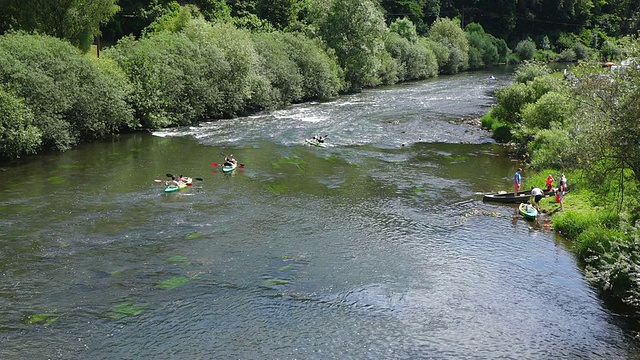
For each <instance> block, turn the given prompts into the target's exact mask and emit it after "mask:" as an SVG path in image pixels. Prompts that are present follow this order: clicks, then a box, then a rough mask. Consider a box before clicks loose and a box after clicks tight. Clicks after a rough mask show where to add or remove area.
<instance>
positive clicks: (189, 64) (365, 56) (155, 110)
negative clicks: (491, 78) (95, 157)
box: [0, 0, 640, 160]
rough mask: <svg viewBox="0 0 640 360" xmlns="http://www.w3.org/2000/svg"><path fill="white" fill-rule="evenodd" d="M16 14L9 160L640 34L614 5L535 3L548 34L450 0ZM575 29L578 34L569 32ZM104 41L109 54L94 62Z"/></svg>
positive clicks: (1, 109) (32, 7)
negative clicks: (96, 43)
mask: <svg viewBox="0 0 640 360" xmlns="http://www.w3.org/2000/svg"><path fill="white" fill-rule="evenodd" d="M181 4H182V5H181ZM5 5H6V6H5V8H6V9H5V10H6V11H4V12H2V14H0V32H1V33H2V34H3V35H1V36H0V113H1V114H2V116H1V117H0V159H3V160H7V159H9V160H10V159H15V158H17V157H20V156H23V155H27V154H36V153H38V152H40V151H42V150H60V151H64V150H66V149H69V148H71V147H73V146H75V145H76V144H78V143H81V142H86V141H93V140H96V139H102V138H105V137H108V136H112V135H115V134H118V133H119V132H123V131H132V130H135V129H141V128H143V129H155V128H162V127H171V126H183V125H192V124H197V123H198V122H200V121H206V120H214V119H219V118H228V117H234V116H238V115H244V114H249V113H253V112H256V111H260V110H270V109H278V108H282V107H285V106H287V105H289V104H292V103H299V102H305V101H311V100H325V99H330V98H333V97H335V96H337V95H339V94H341V93H346V92H354V91H359V90H360V89H362V88H365V87H375V86H379V85H389V84H395V83H399V82H405V81H412V80H421V79H427V78H430V77H434V76H437V75H438V74H454V73H457V72H460V71H466V70H474V69H481V68H484V67H487V66H492V65H495V64H499V63H505V62H520V61H523V60H527V59H531V58H534V57H535V58H544V59H546V60H562V61H574V60H576V59H582V58H586V57H588V56H599V57H605V58H610V57H611V56H612V55H613V54H615V52H616V51H617V49H618V47H619V44H618V42H617V40H616V38H617V37H619V36H620V35H623V34H625V33H630V32H634V31H635V30H636V29H637V28H638V27H639V26H640V22H639V21H632V22H629V21H626V20H624V21H623V19H627V18H634V19H635V17H634V16H635V15H634V14H638V13H640V9H635V8H634V7H633V6H632V5H630V4H627V3H619V4H613V3H611V4H608V3H607V2H603V3H598V4H591V2H589V4H577V5H576V7H575V8H571V9H566V11H565V10H559V11H555V12H552V13H550V12H548V11H546V10H545V9H542V8H534V7H531V8H528V7H525V9H524V10H525V11H527V14H534V15H535V14H538V13H540V14H542V13H544V14H545V19H550V20H555V21H556V22H555V23H554V24H553V25H549V26H548V27H545V28H544V29H542V28H541V27H539V26H535V25H536V24H535V22H532V21H524V20H518V21H516V20H514V19H516V18H518V14H519V13H518V12H519V11H521V10H523V9H521V8H516V7H506V8H503V7H499V9H496V8H495V5H494V4H476V3H475V2H474V5H473V6H474V8H473V9H474V10H473V11H466V12H465V11H464V9H465V8H466V9H469V8H470V4H466V3H465V2H461V3H460V4H457V3H456V4H453V3H448V2H444V1H438V0H435V1H430V2H428V3H427V2H421V1H404V0H403V1H394V0H391V1H377V0H331V1H324V0H323V1H316V0H307V1H290V2H286V1H285V2H271V1H265V0H251V1H249V0H247V1H239V2H230V3H226V2H225V1H224V0H208V1H205V0H194V1H185V2H181V3H180V4H178V2H176V1H170V0H156V1H153V2H151V3H150V4H146V5H145V4H140V3H139V2H133V1H130V0H120V1H119V2H116V1H115V0H99V1H92V2H80V1H70V2H68V3H65V4H59V3H57V2H51V1H39V2H34V1H32V0H27V1H23V2H7V3H6V4H5ZM196 5H197V6H196ZM498 10H499V11H498ZM488 13H492V14H494V13H495V14H494V15H496V16H494V17H486V16H483V15H486V14H488ZM447 15H451V16H450V17H446V16H447ZM549 16H551V17H549ZM527 17H529V15H527ZM487 18H492V19H495V20H493V21H487ZM476 20H477V21H476ZM567 21H569V22H572V23H575V24H580V26H579V27H578V30H577V31H575V32H569V31H568V30H567V29H565V27H566V26H565V25H566V22H567ZM545 22H548V21H545ZM590 22H595V23H598V24H599V25H597V26H596V27H592V26H591V25H589V23H590ZM480 23H482V24H483V25H481V24H480ZM605 25H606V26H605ZM485 27H486V28H489V29H490V32H485V30H484V29H485ZM547 32H548V34H547ZM101 33H105V36H104V37H105V38H109V39H110V41H111V42H110V43H109V44H110V45H111V46H109V47H107V48H106V49H105V51H103V52H101V56H99V57H93V56H85V52H86V51H87V50H89V49H90V47H91V42H92V41H93V40H94V39H95V38H96V36H99V35H100V34H101ZM127 34H133V35H127ZM345 34H348V36H344V35H345ZM494 35H495V36H494ZM498 35H499V36H500V37H497V36H498ZM530 36H533V37H534V38H535V41H534V40H532V38H531V37H530ZM506 40H509V42H510V43H512V46H513V48H514V51H511V50H510V48H509V47H508V46H507V42H506ZM590 45H593V46H590ZM537 48H539V49H540V50H536V49H537Z"/></svg>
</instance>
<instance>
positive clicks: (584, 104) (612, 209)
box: [482, 37, 640, 314]
mask: <svg viewBox="0 0 640 360" xmlns="http://www.w3.org/2000/svg"><path fill="white" fill-rule="evenodd" d="M624 41H625V44H626V45H625V47H624V51H623V52H622V53H621V57H620V59H624V60H623V61H619V62H617V63H618V64H624V65H623V66H617V67H609V66H603V65H602V63H601V62H596V61H584V62H580V63H579V64H577V65H576V66H574V67H572V68H570V70H569V71H566V72H552V71H551V69H550V68H549V67H548V66H547V65H546V64H541V63H533V62H532V63H527V64H524V65H522V66H520V67H519V68H518V70H517V71H516V76H515V80H514V82H513V83H512V84H511V85H510V86H507V87H504V88H501V89H499V90H498V91H497V93H496V99H497V105H496V106H495V107H493V108H492V109H491V110H490V111H489V113H487V115H486V116H485V117H484V118H483V120H482V121H483V125H484V126H486V127H487V128H491V129H493V131H494V136H495V137H496V139H498V140H500V141H502V142H505V143H506V142H511V143H512V144H513V146H514V152H515V155H516V156H518V157H519V158H520V159H522V160H523V161H525V162H526V163H528V164H529V168H530V170H532V171H533V172H537V173H538V174H539V176H537V177H535V180H533V181H531V182H529V183H528V184H526V185H527V186H538V187H542V186H543V185H544V177H546V176H547V175H548V174H549V173H551V174H552V175H555V176H557V175H559V174H560V173H561V172H565V173H566V174H567V176H568V179H569V188H570V193H569V194H568V195H567V196H566V197H565V203H564V209H563V210H560V209H559V208H558V206H557V205H555V204H554V205H552V206H551V207H547V210H548V211H549V212H553V216H552V224H553V227H554V228H555V230H556V231H558V232H560V233H561V234H562V235H564V236H565V237H566V238H568V239H569V240H570V241H571V244H572V246H573V248H574V250H575V251H576V254H577V255H578V258H579V260H580V261H581V263H582V264H583V265H584V269H585V272H586V275H587V278H588V279H589V280H590V281H591V282H592V283H593V284H595V285H596V286H597V287H598V288H599V289H600V290H602V292H603V293H604V294H605V295H608V296H611V297H612V298H613V299H619V300H621V301H622V302H624V304H626V305H628V306H629V307H630V308H631V309H633V312H634V313H636V314H638V311H639V310H640V232H639V229H640V67H639V66H638V65H639V63H638V62H637V59H639V56H640V42H639V41H638V39H637V38H631V37H629V38H626V39H625V40H624Z"/></svg>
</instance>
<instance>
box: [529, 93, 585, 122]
mask: <svg viewBox="0 0 640 360" xmlns="http://www.w3.org/2000/svg"><path fill="white" fill-rule="evenodd" d="M574 110H575V107H574V106H573V102H571V101H567V99H566V97H565V96H564V95H562V94H560V93H557V92H554V91H552V92H548V93H546V94H544V95H542V97H541V98H539V99H538V100H537V101H536V102H535V103H531V104H526V105H525V106H523V108H522V124H523V125H524V126H526V127H529V128H532V129H549V128H550V125H551V123H552V122H554V123H555V126H556V128H558V129H560V128H562V125H563V124H564V123H565V121H566V119H569V118H570V117H571V115H572V114H573V111H574Z"/></svg>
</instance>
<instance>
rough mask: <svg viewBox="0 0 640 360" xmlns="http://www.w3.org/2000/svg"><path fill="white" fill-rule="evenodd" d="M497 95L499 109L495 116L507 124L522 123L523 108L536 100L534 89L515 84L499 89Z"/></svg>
mask: <svg viewBox="0 0 640 360" xmlns="http://www.w3.org/2000/svg"><path fill="white" fill-rule="evenodd" d="M495 95H496V100H497V102H498V105H499V107H498V108H496V110H495V111H496V112H495V113H494V115H495V116H497V117H498V118H499V119H500V120H501V121H504V122H506V123H507V124H515V123H518V122H520V119H521V117H520V111H521V110H522V107H523V106H524V105H525V104H530V103H533V102H534V101H535V100H536V99H535V92H534V90H533V88H532V87H530V86H528V85H526V84H522V83H513V84H511V85H510V86H506V87H502V88H499V89H498V90H497V91H496V92H495Z"/></svg>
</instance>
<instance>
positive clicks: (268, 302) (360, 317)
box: [0, 69, 640, 359]
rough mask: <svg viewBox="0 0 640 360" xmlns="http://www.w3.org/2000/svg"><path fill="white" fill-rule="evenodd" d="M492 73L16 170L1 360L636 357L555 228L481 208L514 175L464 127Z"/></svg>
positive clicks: (498, 152)
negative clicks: (170, 178)
mask: <svg viewBox="0 0 640 360" xmlns="http://www.w3.org/2000/svg"><path fill="white" fill-rule="evenodd" d="M493 71H494V72H493V74H494V75H496V76H497V79H498V80H497V81H489V80H488V76H489V73H488V72H474V73H464V74H459V75H455V76H441V77H439V78H437V79H433V80H430V81H424V82H416V83H410V84H403V85H398V86H394V87H389V88H382V89H375V90H366V91H363V92H362V93H359V94H353V95H348V96H342V97H340V98H338V99H336V100H334V101H330V102H323V103H308V104H300V105H295V106H292V107H291V108H288V109H285V110H281V111H274V112H269V113H264V114H258V115H255V116H250V117H244V118H239V119H233V120H221V121H215V122H211V123H203V124H201V125H200V126H195V127H190V128H181V129H170V130H163V131H157V132H154V133H135V134H127V135H122V136H120V137H118V138H117V139H114V140H113V141H107V142H98V143H92V144H85V145H82V146H80V147H78V148H75V149H73V150H71V151H68V152H65V153H61V154H57V153H56V154H44V155H39V156H37V157H33V158H29V159H25V160H23V161H21V162H19V163H17V164H12V165H5V166H3V167H1V168H0V173H2V174H4V175H5V176H4V178H5V179H6V180H9V179H11V180H10V181H7V183H6V184H5V186H4V187H3V189H2V190H0V275H1V276H0V304H1V306H0V309H1V310H0V311H1V313H0V339H1V340H0V344H1V345H2V346H0V358H2V359H420V358H422V359H424V358H429V359H461V358H464V359H496V358H501V359H551V358H553V359H629V358H639V356H638V354H639V353H640V352H639V351H638V347H637V343H636V340H634V338H633V334H632V331H631V329H630V325H629V324H628V323H627V321H626V320H625V318H624V316H622V315H620V314H617V313H616V312H615V311H613V310H612V309H611V308H609V307H608V306H607V305H606V304H605V303H604V301H603V300H602V299H601V298H600V297H599V295H598V292H597V291H596V290H595V289H594V288H592V287H591V286H590V285H589V284H588V283H587V281H586V280H585V278H584V277H583V275H582V272H581V270H580V268H579V266H578V264H577V262H576V258H575V257H574V255H573V254H572V253H571V251H570V250H569V249H568V245H567V244H566V243H565V242H564V241H563V240H562V239H561V238H559V237H557V236H556V235H555V234H554V232H553V231H552V230H549V229H547V228H546V227H545V226H544V219H540V222H539V223H531V222H527V221H525V220H523V219H521V218H517V217H514V212H515V208H514V206H511V205H500V204H489V203H483V202H482V201H481V196H480V195H479V193H482V192H489V191H497V190H509V189H510V188H511V176H512V174H513V172H514V171H515V169H516V168H517V167H518V166H519V164H518V163H516V162H513V161H511V160H510V159H509V158H508V156H507V154H506V150H505V149H504V148H503V147H502V146H500V145H498V144H495V142H494V141H493V140H492V139H491V137H490V134H489V133H487V132H486V131H484V130H481V129H479V128H478V126H477V125H474V124H473V123H472V122H470V121H467V120H469V119H474V118H478V117H479V116H481V115H482V114H484V113H485V112H486V111H487V109H488V108H489V106H490V105H491V104H492V103H493V98H492V96H491V92H492V91H493V90H495V89H496V88H497V87H499V86H502V85H506V84H508V83H509V82H510V81H511V78H512V75H511V70H510V69H494V70H493ZM314 134H320V135H328V136H327V142H326V143H327V147H325V148H319V147H313V146H308V145H305V143H304V139H305V138H308V137H310V136H312V135H314ZM230 153H233V154H234V156H235V157H236V158H237V159H238V160H239V162H240V163H242V164H244V166H243V168H238V169H236V170H235V171H234V172H233V173H232V174H231V175H225V174H223V173H222V172H221V171H220V168H219V166H212V163H220V162H221V160H222V155H221V154H230ZM167 173H172V174H175V175H178V174H184V175H189V176H192V177H197V178H200V179H201V180H196V181H195V182H194V185H193V186H191V187H189V188H187V189H186V190H183V191H180V192H177V193H171V194H165V193H164V191H163V189H164V188H163V186H162V185H161V184H158V183H155V182H154V180H155V179H158V180H165V179H166V174H167ZM526 175H527V174H526V172H525V173H524V176H525V177H526ZM16 180H17V181H16Z"/></svg>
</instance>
